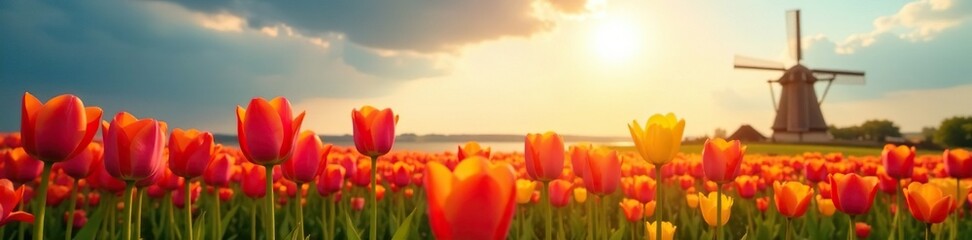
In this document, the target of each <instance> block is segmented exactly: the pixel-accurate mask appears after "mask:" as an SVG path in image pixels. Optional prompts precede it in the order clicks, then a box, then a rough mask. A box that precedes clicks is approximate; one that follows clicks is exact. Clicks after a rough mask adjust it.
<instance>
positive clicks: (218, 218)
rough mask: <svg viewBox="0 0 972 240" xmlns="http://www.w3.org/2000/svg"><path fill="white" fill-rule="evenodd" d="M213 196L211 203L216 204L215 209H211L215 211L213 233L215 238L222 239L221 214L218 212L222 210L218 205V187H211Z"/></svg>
mask: <svg viewBox="0 0 972 240" xmlns="http://www.w3.org/2000/svg"><path fill="white" fill-rule="evenodd" d="M213 196H214V197H213V204H216V206H215V207H216V209H213V210H215V211H216V234H215V235H216V239H223V215H222V214H221V213H220V212H222V211H223V210H222V208H221V207H220V206H219V201H220V199H219V187H215V188H213Z"/></svg>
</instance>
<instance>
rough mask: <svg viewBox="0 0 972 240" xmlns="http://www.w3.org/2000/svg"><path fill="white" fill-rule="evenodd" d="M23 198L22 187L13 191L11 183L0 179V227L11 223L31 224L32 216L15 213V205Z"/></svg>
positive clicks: (20, 212)
mask: <svg viewBox="0 0 972 240" xmlns="http://www.w3.org/2000/svg"><path fill="white" fill-rule="evenodd" d="M23 196H24V187H23V186H21V187H19V188H16V190H14V186H13V183H11V182H10V180H7V179H0V227H3V225H6V224H7V223H10V222H12V221H18V222H27V223H29V222H33V221H34V215H31V214H30V213H26V212H23V211H16V212H14V211H13V210H14V209H17V204H20V200H21V198H22V197H23Z"/></svg>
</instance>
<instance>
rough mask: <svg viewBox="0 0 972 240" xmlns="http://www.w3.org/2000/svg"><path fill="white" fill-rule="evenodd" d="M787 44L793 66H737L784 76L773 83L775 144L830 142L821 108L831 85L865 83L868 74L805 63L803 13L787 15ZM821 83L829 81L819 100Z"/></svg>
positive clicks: (754, 62)
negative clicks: (818, 86) (802, 29)
mask: <svg viewBox="0 0 972 240" xmlns="http://www.w3.org/2000/svg"><path fill="white" fill-rule="evenodd" d="M786 19H787V26H786V27H787V43H788V44H787V45H788V46H789V53H790V54H789V55H790V57H792V59H791V61H792V62H793V63H794V64H793V65H792V66H789V67H787V66H786V65H784V64H783V63H779V62H774V61H766V60H759V59H755V58H749V57H741V56H736V58H735V63H734V67H735V68H742V69H753V70H763V71H779V72H782V73H783V76H781V77H780V78H779V79H775V80H769V81H767V83H768V84H769V88H770V95H771V99H772V100H773V107H774V108H775V109H776V119H775V120H774V121H773V127H772V129H773V137H772V140H773V141H777V142H826V141H830V140H831V139H832V138H833V137H832V136H831V135H830V134H829V133H828V132H827V122H826V121H825V120H824V117H823V112H822V111H821V110H820V105H821V104H822V103H823V100H824V98H826V97H827V92H828V91H830V86H831V85H832V84H834V83H837V84H864V72H858V71H843V70H826V69H812V70H811V69H809V68H807V67H806V66H804V65H803V64H802V63H801V60H803V48H802V45H801V43H800V42H801V39H800V10H791V11H788V12H787V14H786ZM817 82H827V86H826V88H825V90H824V93H823V95H822V96H821V97H820V98H819V99H818V98H817V91H816V89H815V88H814V85H815V84H816V83H817ZM774 84H779V85H780V86H781V88H782V90H781V91H780V97H779V98H780V100H779V102H777V101H776V94H775V93H774V90H773V85H774Z"/></svg>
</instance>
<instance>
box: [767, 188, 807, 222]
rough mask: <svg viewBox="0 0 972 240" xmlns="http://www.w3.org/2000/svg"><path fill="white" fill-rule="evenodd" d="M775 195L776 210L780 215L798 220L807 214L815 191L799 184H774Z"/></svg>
mask: <svg viewBox="0 0 972 240" xmlns="http://www.w3.org/2000/svg"><path fill="white" fill-rule="evenodd" d="M773 194H774V196H773V200H775V201H776V202H775V203H776V210H777V211H779V212H780V214H782V215H783V216H786V217H790V218H798V217H800V216H803V213H805V212H807V206H808V205H809V204H810V197H813V189H812V188H810V186H807V185H804V184H803V183H799V182H786V183H780V182H774V183H773Z"/></svg>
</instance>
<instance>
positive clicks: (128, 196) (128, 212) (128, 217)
mask: <svg viewBox="0 0 972 240" xmlns="http://www.w3.org/2000/svg"><path fill="white" fill-rule="evenodd" d="M134 189H135V181H128V182H127V184H126V185H125V196H124V198H125V235H124V236H125V239H126V240H128V239H132V224H131V223H132V191H133V190H134Z"/></svg>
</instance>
